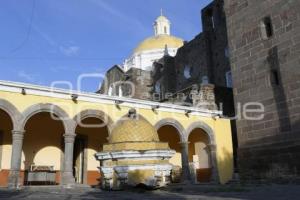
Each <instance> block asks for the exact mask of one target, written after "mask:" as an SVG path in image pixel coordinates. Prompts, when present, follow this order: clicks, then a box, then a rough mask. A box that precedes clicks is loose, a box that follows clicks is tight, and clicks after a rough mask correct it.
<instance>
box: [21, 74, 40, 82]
mask: <svg viewBox="0 0 300 200" xmlns="http://www.w3.org/2000/svg"><path fill="white" fill-rule="evenodd" d="M18 77H19V78H22V79H24V80H26V81H29V82H35V81H36V75H34V74H28V73H26V72H25V71H18Z"/></svg>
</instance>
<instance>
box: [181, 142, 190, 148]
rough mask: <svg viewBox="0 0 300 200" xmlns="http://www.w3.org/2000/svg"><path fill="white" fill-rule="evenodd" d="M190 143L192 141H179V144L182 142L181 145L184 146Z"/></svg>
mask: <svg viewBox="0 0 300 200" xmlns="http://www.w3.org/2000/svg"><path fill="white" fill-rule="evenodd" d="M189 143H190V142H188V141H183V142H179V144H180V146H181V147H184V146H186V145H189Z"/></svg>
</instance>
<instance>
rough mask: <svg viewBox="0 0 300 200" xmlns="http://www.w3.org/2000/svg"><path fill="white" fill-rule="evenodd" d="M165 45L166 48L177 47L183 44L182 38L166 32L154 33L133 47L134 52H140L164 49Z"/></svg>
mask: <svg viewBox="0 0 300 200" xmlns="http://www.w3.org/2000/svg"><path fill="white" fill-rule="evenodd" d="M166 45H167V46H168V48H176V49H178V48H180V47H182V46H183V40H182V39H180V38H177V37H174V36H171V35H167V34H160V35H156V36H153V37H149V38H147V39H145V40H144V41H142V42H141V43H140V44H139V45H138V46H137V47H136V48H135V49H134V53H140V52H143V51H149V50H154V49H164V48H165V46H166Z"/></svg>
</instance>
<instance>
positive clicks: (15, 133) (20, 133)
mask: <svg viewBox="0 0 300 200" xmlns="http://www.w3.org/2000/svg"><path fill="white" fill-rule="evenodd" d="M11 133H12V138H13V140H23V138H24V133H25V131H24V130H12V131H11Z"/></svg>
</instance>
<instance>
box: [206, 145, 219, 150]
mask: <svg viewBox="0 0 300 200" xmlns="http://www.w3.org/2000/svg"><path fill="white" fill-rule="evenodd" d="M207 148H208V149H209V150H210V151H216V150H217V145H215V144H208V145H207Z"/></svg>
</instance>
